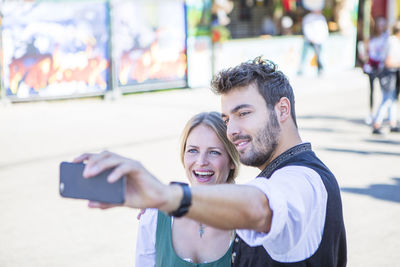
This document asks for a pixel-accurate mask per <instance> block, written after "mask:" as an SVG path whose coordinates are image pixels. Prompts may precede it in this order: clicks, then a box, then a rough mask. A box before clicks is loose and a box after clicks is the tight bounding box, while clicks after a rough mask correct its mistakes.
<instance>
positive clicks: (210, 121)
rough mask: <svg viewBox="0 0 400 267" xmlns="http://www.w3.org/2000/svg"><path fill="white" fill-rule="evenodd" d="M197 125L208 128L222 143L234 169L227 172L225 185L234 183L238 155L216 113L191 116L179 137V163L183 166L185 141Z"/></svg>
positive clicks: (237, 170) (219, 115) (237, 168)
mask: <svg viewBox="0 0 400 267" xmlns="http://www.w3.org/2000/svg"><path fill="white" fill-rule="evenodd" d="M199 125H205V126H208V127H209V128H210V129H212V130H213V131H214V132H215V134H216V135H217V137H218V139H219V140H220V141H221V142H222V144H223V146H224V148H225V150H226V152H227V153H228V156H229V160H230V163H233V165H234V168H233V169H231V170H230V171H229V175H228V179H227V183H234V180H235V178H236V176H237V175H238V172H239V164H240V163H239V154H238V152H237V150H236V148H235V146H234V145H233V144H232V143H231V142H230V141H229V140H228V137H227V136H226V125H225V123H224V121H223V120H222V118H221V114H219V113H218V112H215V111H212V112H202V113H199V114H197V115H195V116H193V117H192V118H191V119H190V120H189V121H188V122H187V123H186V125H185V128H184V129H183V132H182V137H181V161H182V164H184V156H185V150H186V141H187V139H188V136H189V134H190V132H191V131H192V130H193V129H194V128H196V127H197V126H199Z"/></svg>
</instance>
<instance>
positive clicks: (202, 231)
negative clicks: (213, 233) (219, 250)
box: [199, 223, 206, 238]
mask: <svg viewBox="0 0 400 267" xmlns="http://www.w3.org/2000/svg"><path fill="white" fill-rule="evenodd" d="M204 228H206V227H205V226H204V225H202V224H201V223H200V228H199V235H200V238H201V237H203V234H204Z"/></svg>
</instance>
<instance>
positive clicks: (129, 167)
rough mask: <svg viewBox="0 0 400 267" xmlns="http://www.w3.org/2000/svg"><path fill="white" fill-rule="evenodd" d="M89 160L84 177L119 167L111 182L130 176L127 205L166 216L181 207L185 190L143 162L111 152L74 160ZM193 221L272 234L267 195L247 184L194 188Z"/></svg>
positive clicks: (127, 187)
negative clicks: (158, 175)
mask: <svg viewBox="0 0 400 267" xmlns="http://www.w3.org/2000/svg"><path fill="white" fill-rule="evenodd" d="M74 161H75V162H82V161H86V167H85V170H84V172H83V176H84V177H86V178H90V177H93V176H96V175H97V174H99V173H101V172H103V171H105V170H107V169H110V168H115V169H114V171H113V172H112V173H111V174H110V175H109V177H108V181H109V182H115V181H117V180H119V179H120V178H121V177H122V176H124V175H126V177H127V185H126V200H125V203H124V206H128V207H132V208H157V209H159V210H161V211H164V212H166V213H169V212H172V211H175V210H177V209H178V207H179V205H180V201H181V199H182V197H183V190H182V188H181V187H180V186H179V185H169V186H168V185H165V184H163V183H161V182H160V181H159V180H158V179H157V178H156V177H154V176H153V175H152V174H150V172H149V171H147V170H146V169H145V168H144V167H143V166H142V165H141V164H140V162H137V161H134V160H131V159H128V158H124V157H122V156H120V155H117V154H114V153H111V152H107V151H106V152H102V153H99V154H83V155H81V156H79V157H78V158H76V159H75V160H74ZM89 206H90V207H92V208H101V209H104V208H111V207H114V206H115V205H109V204H105V203H97V202H89ZM186 216H187V217H189V218H192V219H194V220H197V221H200V222H203V223H205V224H208V225H210V226H213V227H216V228H221V229H250V230H255V231H258V232H268V231H269V230H270V227H271V220H272V211H271V209H270V207H269V203H268V199H267V197H266V196H265V194H264V193H263V192H262V191H261V190H259V189H258V188H256V187H253V186H246V185H232V184H221V185H207V186H195V187H193V188H192V205H191V206H190V209H189V212H188V213H187V215H186Z"/></svg>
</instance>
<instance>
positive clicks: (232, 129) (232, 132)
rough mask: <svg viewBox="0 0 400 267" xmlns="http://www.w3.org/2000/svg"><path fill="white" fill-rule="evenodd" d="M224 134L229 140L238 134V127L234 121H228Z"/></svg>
mask: <svg viewBox="0 0 400 267" xmlns="http://www.w3.org/2000/svg"><path fill="white" fill-rule="evenodd" d="M226 128H227V129H226V134H227V136H228V139H229V140H231V141H232V140H233V138H234V137H235V136H236V135H238V134H239V133H240V130H239V127H238V125H237V123H236V122H235V121H234V120H230V121H228V123H227V125H226Z"/></svg>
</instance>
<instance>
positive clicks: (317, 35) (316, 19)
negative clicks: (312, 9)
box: [302, 13, 329, 44]
mask: <svg viewBox="0 0 400 267" xmlns="http://www.w3.org/2000/svg"><path fill="white" fill-rule="evenodd" d="M302 25H303V33H304V37H305V38H306V39H307V40H309V41H310V42H312V43H315V44H322V43H323V42H325V40H326V39H327V38H328V36H329V30H328V24H327V23H326V19H325V17H324V16H323V15H322V14H315V13H309V14H307V15H306V16H304V18H303V22H302Z"/></svg>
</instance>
